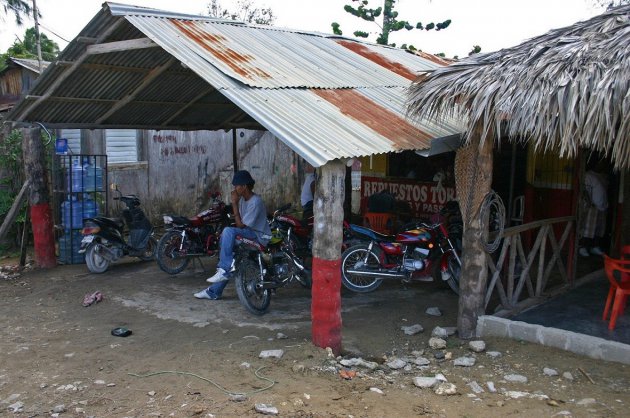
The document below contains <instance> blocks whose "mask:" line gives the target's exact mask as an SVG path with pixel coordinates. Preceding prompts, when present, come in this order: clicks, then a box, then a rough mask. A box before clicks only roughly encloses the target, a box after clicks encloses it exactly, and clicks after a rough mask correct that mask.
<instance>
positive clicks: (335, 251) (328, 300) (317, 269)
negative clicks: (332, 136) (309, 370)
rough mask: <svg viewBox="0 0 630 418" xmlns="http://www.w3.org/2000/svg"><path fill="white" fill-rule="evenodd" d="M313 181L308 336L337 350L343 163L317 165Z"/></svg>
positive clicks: (321, 345)
mask: <svg viewBox="0 0 630 418" xmlns="http://www.w3.org/2000/svg"><path fill="white" fill-rule="evenodd" d="M318 170H319V172H318V175H317V184H316V185H315V198H314V199H313V211H314V214H315V225H314V231H313V232H314V241H313V288H312V302H311V319H312V338H313V344H315V345H316V346H318V347H322V348H325V347H330V348H331V349H332V350H333V353H335V355H338V354H340V353H341V243H342V240H343V202H344V196H345V175H346V165H345V164H344V163H343V162H341V161H338V160H335V161H331V162H329V163H327V164H326V165H324V166H322V167H320V168H319V169H318Z"/></svg>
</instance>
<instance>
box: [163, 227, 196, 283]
mask: <svg viewBox="0 0 630 418" xmlns="http://www.w3.org/2000/svg"><path fill="white" fill-rule="evenodd" d="M181 242H182V235H181V233H180V232H179V231H169V232H167V233H166V234H164V235H163V236H162V238H160V242H158V245H157V254H156V258H157V262H158V266H160V268H161V269H162V271H164V272H166V273H168V274H178V273H181V272H182V271H184V269H185V268H186V267H187V266H188V263H189V262H190V258H188V256H186V255H182V254H181V253H180V252H179V247H180V245H181Z"/></svg>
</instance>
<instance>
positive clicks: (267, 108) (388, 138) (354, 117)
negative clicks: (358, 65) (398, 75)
mask: <svg viewBox="0 0 630 418" xmlns="http://www.w3.org/2000/svg"><path fill="white" fill-rule="evenodd" d="M224 93H225V94H226V95H227V96H228V97H229V98H230V100H232V101H233V102H234V103H235V104H237V105H238V106H240V107H241V108H242V109H244V110H245V111H246V112H247V113H248V114H250V115H251V116H252V117H253V118H254V119H256V120H257V121H258V122H259V123H260V124H261V125H263V126H265V127H267V128H268V129H269V131H271V132H272V133H273V134H274V135H275V136H277V137H278V138H279V139H280V140H282V141H283V142H285V143H286V144H287V145H288V146H290V147H291V148H293V150H294V151H296V152H297V153H298V154H300V155H301V156H302V157H304V158H305V159H306V160H307V161H309V162H310V163H311V164H313V165H314V166H320V165H322V164H325V163H326V161H329V160H333V159H336V158H352V157H359V156H366V155H372V154H381V153H387V152H395V151H400V150H403V149H427V148H429V145H430V141H431V139H432V138H434V137H441V136H449V135H453V134H454V133H457V132H460V131H459V130H458V128H457V125H456V124H452V125H442V124H439V123H436V122H434V123H426V124H425V123H424V122H423V123H422V124H421V125H412V124H411V123H410V122H409V121H408V120H406V119H405V117H404V109H405V108H404V103H403V100H402V99H401V100H399V101H393V102H392V101H389V100H388V99H387V98H388V97H392V96H400V97H404V90H403V89H402V88H398V87H396V88H387V87H380V88H373V89H335V90H329V89H275V90H270V89H231V90H229V91H226V92H224Z"/></svg>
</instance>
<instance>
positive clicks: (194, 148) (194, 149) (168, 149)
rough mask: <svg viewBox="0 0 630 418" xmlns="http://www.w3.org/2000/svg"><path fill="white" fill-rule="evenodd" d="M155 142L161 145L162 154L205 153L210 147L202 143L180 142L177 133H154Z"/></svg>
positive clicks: (171, 155)
mask: <svg viewBox="0 0 630 418" xmlns="http://www.w3.org/2000/svg"><path fill="white" fill-rule="evenodd" d="M153 142H154V143H156V144H159V145H160V156H162V157H173V156H182V155H190V154H197V155H205V154H207V153H208V147H207V146H206V145H201V144H194V145H191V144H178V143H177V136H175V135H153Z"/></svg>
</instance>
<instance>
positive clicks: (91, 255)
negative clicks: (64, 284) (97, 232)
mask: <svg viewBox="0 0 630 418" xmlns="http://www.w3.org/2000/svg"><path fill="white" fill-rule="evenodd" d="M100 247H101V244H99V243H98V242H93V243H92V244H90V246H89V247H88V248H87V250H86V251H85V264H87V268H88V270H90V272H92V273H97V274H100V273H104V272H105V271H106V270H107V269H108V268H109V261H108V260H107V259H105V258H103V257H101V255H100V254H99V253H98V250H99V248H100Z"/></svg>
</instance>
